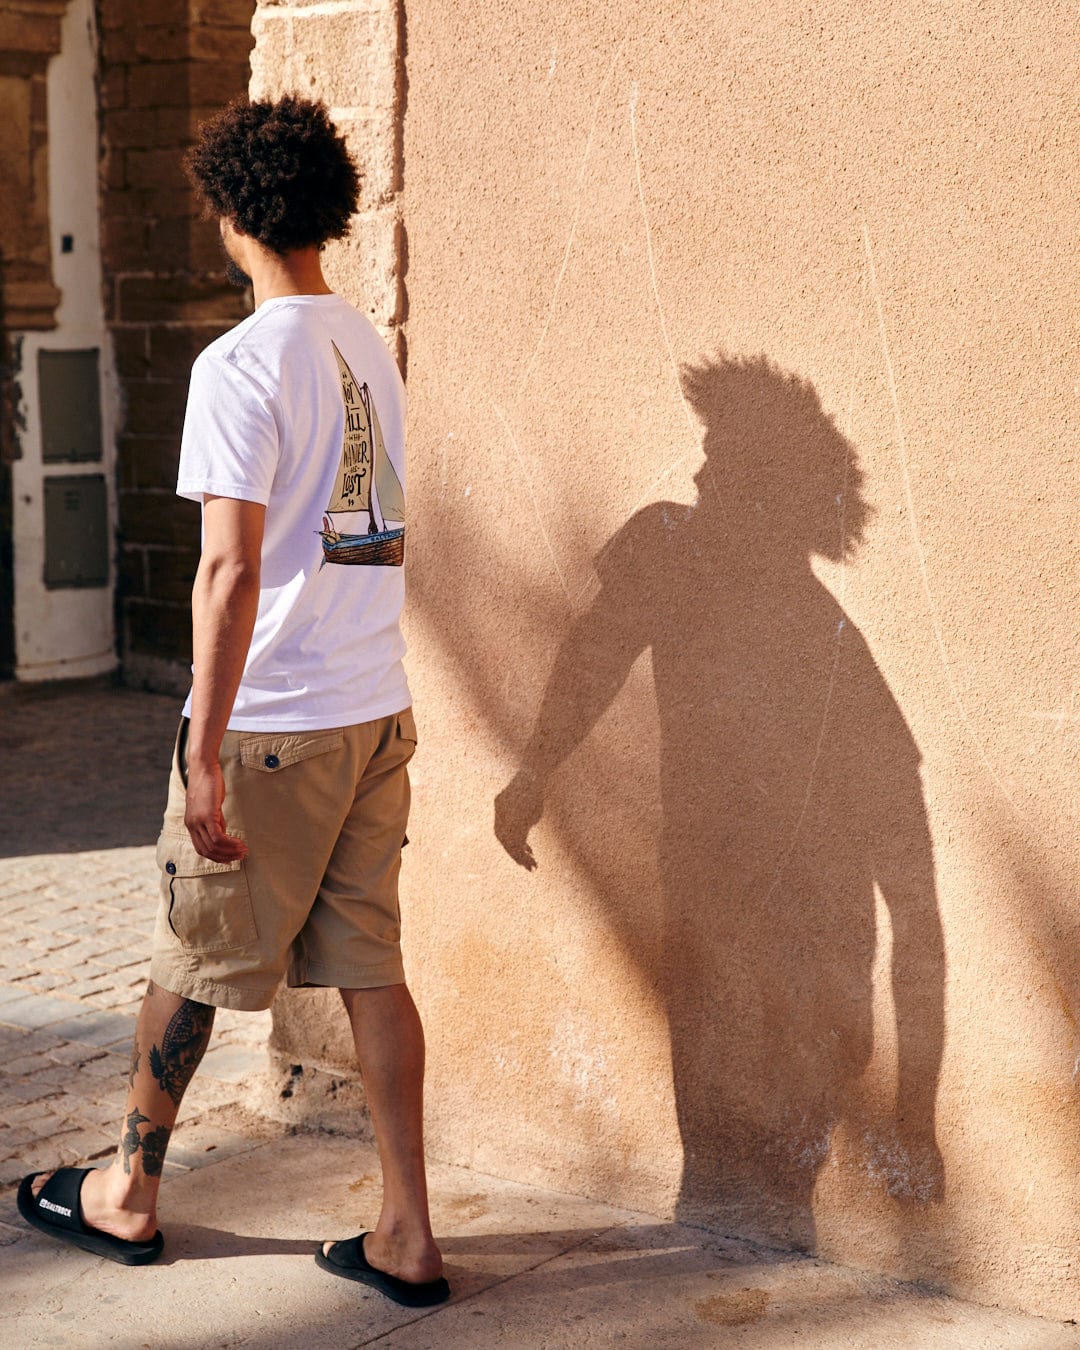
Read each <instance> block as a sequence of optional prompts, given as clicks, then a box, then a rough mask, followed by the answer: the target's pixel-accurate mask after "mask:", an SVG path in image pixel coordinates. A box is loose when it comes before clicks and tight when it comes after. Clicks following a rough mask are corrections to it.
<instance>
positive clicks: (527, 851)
mask: <svg viewBox="0 0 1080 1350" xmlns="http://www.w3.org/2000/svg"><path fill="white" fill-rule="evenodd" d="M543 814H544V790H543V787H542V785H541V784H540V782H539V781H538V780H537V779H536V778H535V777H534V776H533V775H532V774H531V773H527V772H525V771H524V770H523V771H522V772H521V773H519V774H517V776H516V777H515V778H513V779H512V780H511V782H509V783H508V784H507V786H506V787H504V788H503V790H502V791H501V792H500V793H499V795H498V796H497V797H496V798H495V838H496V839H498V841H499V843H500V844H502V846H503V848H504V849H506V851H507V853H509V855H510V856H511V858H513V860H514V861H515V862H516V863H518V864H519V865H520V866H521V867H524V868H525V870H526V871H527V872H535V871H536V867H537V863H536V858H535V856H534V854H533V851H532V849H531V848H530V846H529V831H530V830H531V829H532V827H533V826H534V825H535V824H536V823H537V821H538V820H539V819H540V817H541V816H542V815H543Z"/></svg>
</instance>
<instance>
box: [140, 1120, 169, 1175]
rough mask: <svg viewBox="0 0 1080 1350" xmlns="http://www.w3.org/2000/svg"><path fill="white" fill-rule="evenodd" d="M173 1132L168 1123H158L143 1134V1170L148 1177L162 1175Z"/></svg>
mask: <svg viewBox="0 0 1080 1350" xmlns="http://www.w3.org/2000/svg"><path fill="white" fill-rule="evenodd" d="M171 1133H172V1131H171V1130H170V1129H169V1127H168V1126H167V1125H158V1126H155V1128H154V1129H152V1130H148V1131H147V1132H146V1134H144V1135H143V1141H142V1151H143V1170H144V1171H145V1172H146V1175H147V1176H148V1177H159V1176H161V1169H162V1167H163V1166H164V1164H165V1150H166V1149H167V1148H168V1147H169V1135H170V1134H171Z"/></svg>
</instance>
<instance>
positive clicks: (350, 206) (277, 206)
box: [186, 94, 360, 253]
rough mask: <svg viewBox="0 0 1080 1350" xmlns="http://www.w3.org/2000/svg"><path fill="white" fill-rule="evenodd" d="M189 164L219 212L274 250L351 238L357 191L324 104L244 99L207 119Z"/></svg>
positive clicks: (345, 152) (353, 170) (348, 159)
mask: <svg viewBox="0 0 1080 1350" xmlns="http://www.w3.org/2000/svg"><path fill="white" fill-rule="evenodd" d="M186 167H187V171H188V175H189V177H190V178H191V181H192V182H193V183H194V185H195V187H196V189H197V190H198V192H199V194H200V195H201V196H202V198H203V200H204V202H205V203H206V205H207V206H208V207H209V209H210V210H211V211H212V212H213V213H214V214H215V215H218V216H225V217H227V218H228V219H229V220H230V221H232V223H233V225H234V226H235V227H236V228H237V229H238V230H240V231H242V233H244V234H246V235H249V236H250V237H251V238H252V239H257V240H258V241H259V243H260V244H263V245H265V246H266V247H267V248H269V249H272V250H273V251H274V252H275V253H289V252H291V251H292V250H293V249H298V248H312V247H314V248H321V247H322V245H323V244H325V243H326V242H327V240H329V239H340V238H341V237H342V235H344V234H347V233H348V229H349V217H350V216H351V215H352V214H353V212H354V211H355V210H356V201H357V196H358V194H359V191H360V175H359V173H358V172H357V169H356V165H355V164H354V163H353V161H352V159H351V157H350V155H349V151H348V149H347V147H346V145H345V141H344V139H343V138H342V137H341V136H339V135H338V133H337V132H336V131H335V129H334V124H333V123H332V122H331V121H330V116H329V114H328V113H327V111H326V107H325V105H324V104H322V103H309V102H307V101H306V100H305V99H301V98H296V97H294V96H293V95H291V94H287V95H286V96H285V97H284V98H281V99H278V101H277V102H276V103H271V102H269V101H265V102H256V103H248V102H246V101H243V100H241V101H239V102H236V103H233V104H231V105H230V106H229V107H228V108H226V109H225V111H224V112H222V113H219V114H218V116H217V117H214V118H212V119H211V120H210V121H208V122H204V123H203V124H202V126H201V127H200V129H199V139H198V141H197V143H196V144H195V145H194V146H193V147H192V149H191V150H190V151H189V152H188V155H187V160H186Z"/></svg>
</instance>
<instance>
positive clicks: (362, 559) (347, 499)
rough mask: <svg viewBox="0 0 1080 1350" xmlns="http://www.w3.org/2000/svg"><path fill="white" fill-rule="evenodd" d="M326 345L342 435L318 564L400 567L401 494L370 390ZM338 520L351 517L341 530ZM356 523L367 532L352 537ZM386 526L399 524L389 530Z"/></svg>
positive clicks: (402, 556)
mask: <svg viewBox="0 0 1080 1350" xmlns="http://www.w3.org/2000/svg"><path fill="white" fill-rule="evenodd" d="M331 345H332V346H333V348H334V357H335V359H336V361H337V366H338V375H339V376H340V379H341V396H342V399H343V400H344V403H345V432H344V436H343V439H342V447H341V462H340V464H339V465H338V471H337V474H336V475H335V478H334V486H333V490H332V491H331V494H330V500H329V502H328V503H327V506H326V514H325V515H324V516H323V529H322V530H320V531H319V533H320V535H321V536H322V547H323V563H324V564H325V563H328V562H329V563H344V564H347V565H357V564H360V565H363V564H368V565H375V566H384V567H400V566H401V564H402V562H403V561H404V559H405V525H404V522H405V493H404V491H403V489H402V486H401V480H400V479H399V478H398V476H397V474H396V472H395V471H394V466H393V464H392V463H391V462H390V456H389V455H388V454H387V453H386V445H385V443H384V441H383V435H382V428H381V427H380V425H379V415H378V413H377V412H376V410H375V401H374V399H373V398H372V396H371V390H370V389H369V387H368V386H367V385H366V384H361V383H360V382H359V381H358V380H357V379H356V377H355V376H354V375H353V373H352V371H351V370H350V369H349V366H348V363H347V362H346V360H345V358H344V357H343V356H342V355H341V352H340V351H338V348H337V345H336V344H331ZM373 485H374V490H373ZM376 505H377V506H378V513H379V515H381V516H382V524H381V525H380V524H379V521H378V519H377V516H376ZM342 516H351V517H352V519H351V520H349V521H348V523H347V526H346V528H345V529H342V528H341V526H342V525H345V524H346V522H344V521H342V520H341V517H342ZM335 517H337V519H335ZM361 520H363V521H364V523H365V524H366V526H367V529H366V531H365V532H364V533H358V532H357V533H354V532H353V531H355V530H356V529H357V526H358V525H359V524H360V523H361ZM390 521H400V522H401V524H400V525H398V526H397V527H393V526H390V525H389V524H388V522H390ZM349 527H351V528H349Z"/></svg>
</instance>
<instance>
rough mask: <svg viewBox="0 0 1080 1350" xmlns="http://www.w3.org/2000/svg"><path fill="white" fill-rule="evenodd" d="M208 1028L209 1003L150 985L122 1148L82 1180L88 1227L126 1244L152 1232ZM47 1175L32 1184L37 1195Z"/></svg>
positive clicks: (134, 1055)
mask: <svg viewBox="0 0 1080 1350" xmlns="http://www.w3.org/2000/svg"><path fill="white" fill-rule="evenodd" d="M213 1025H214V1009H213V1008H211V1007H209V1006H208V1005H207V1004H205V1003H195V1002H194V1001H193V1000H191V999H188V998H181V996H180V995H179V994H170V993H169V992H168V990H166V989H162V988H160V987H159V986H157V985H154V984H153V983H150V984H148V985H147V987H146V994H145V995H144V997H143V1002H142V1007H141V1008H140V1010H139V1019H138V1021H137V1023H136V1025H135V1045H134V1047H133V1048H132V1051H131V1073H130V1075H129V1078H128V1083H129V1085H130V1091H129V1092H128V1099H127V1106H126V1107H125V1108H124V1124H123V1128H122V1133H121V1136H120V1146H119V1148H118V1150H117V1154H116V1157H115V1158H114V1159H113V1161H112V1165H111V1166H109V1167H107V1168H99V1169H97V1170H96V1171H94V1172H91V1173H90V1175H89V1176H88V1177H87V1178H86V1180H85V1181H84V1182H83V1188H82V1194H81V1200H82V1208H83V1217H84V1218H85V1220H86V1222H87V1223H88V1224H90V1226H91V1227H93V1228H100V1229H101V1230H102V1231H103V1232H105V1233H112V1234H113V1236H114V1237H121V1238H127V1239H128V1240H129V1241H138V1240H140V1239H142V1238H151V1237H153V1235H154V1233H155V1231H156V1230H157V1195H158V1189H159V1187H160V1186H161V1169H162V1165H163V1164H164V1162H165V1149H166V1148H167V1147H168V1143H169V1135H170V1134H171V1133H172V1127H173V1125H174V1124H175V1123H176V1113H177V1111H178V1110H179V1109H180V1101H181V1099H182V1097H183V1095H184V1090H185V1089H186V1088H187V1085H188V1083H190V1082H191V1077H192V1075H193V1074H194V1072H195V1070H196V1069H197V1068H198V1066H199V1061H200V1060H201V1059H202V1057H203V1054H204V1053H205V1051H206V1047H207V1045H208V1043H209V1041H210V1031H211V1028H212V1027H213ZM48 1175H51V1174H48ZM48 1175H43V1176H40V1177H38V1179H37V1181H35V1183H34V1194H35V1195H36V1194H37V1192H38V1191H40V1190H41V1188H42V1186H44V1185H45V1182H46V1181H47V1180H48Z"/></svg>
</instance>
